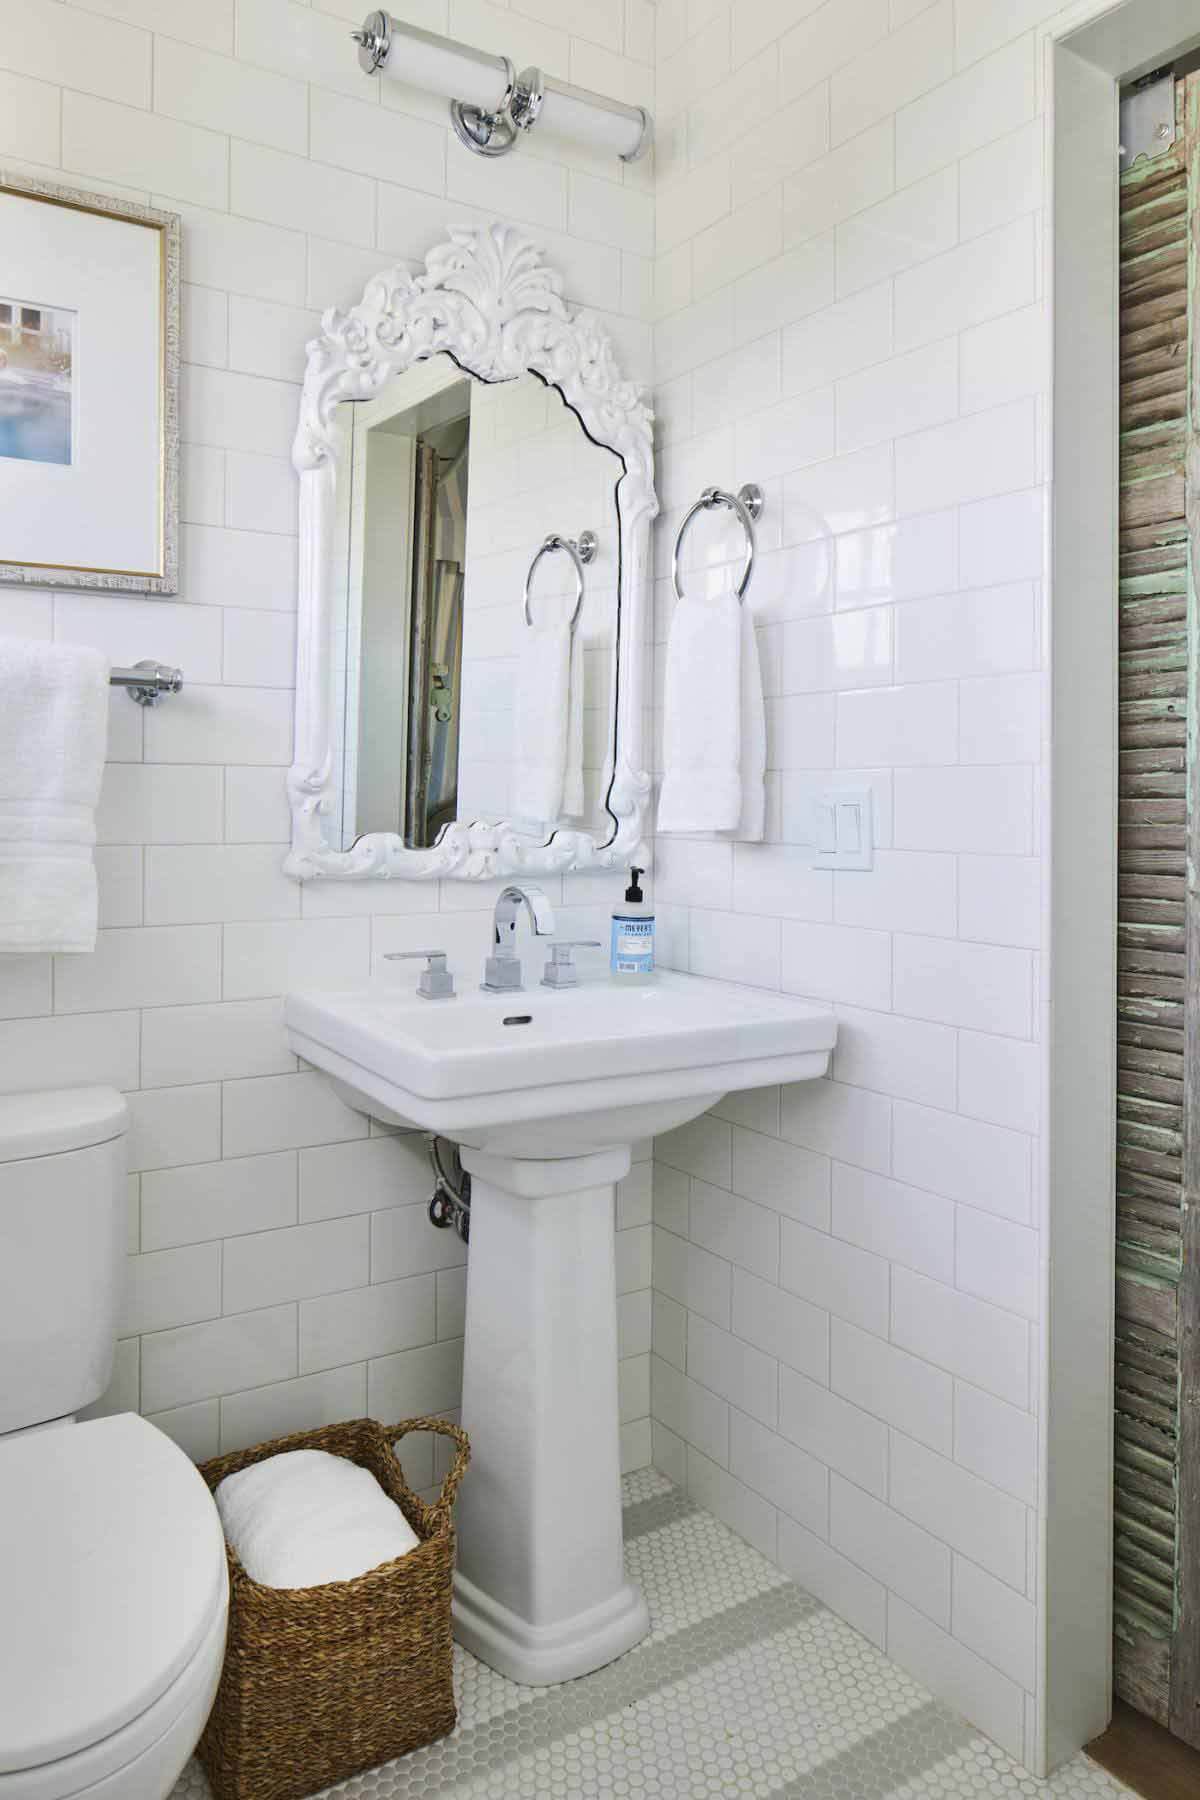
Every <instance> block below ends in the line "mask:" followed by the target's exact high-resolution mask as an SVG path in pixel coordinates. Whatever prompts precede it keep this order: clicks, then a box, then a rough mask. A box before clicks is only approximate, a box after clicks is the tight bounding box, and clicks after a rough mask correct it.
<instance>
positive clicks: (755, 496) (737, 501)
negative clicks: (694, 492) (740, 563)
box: [671, 481, 763, 603]
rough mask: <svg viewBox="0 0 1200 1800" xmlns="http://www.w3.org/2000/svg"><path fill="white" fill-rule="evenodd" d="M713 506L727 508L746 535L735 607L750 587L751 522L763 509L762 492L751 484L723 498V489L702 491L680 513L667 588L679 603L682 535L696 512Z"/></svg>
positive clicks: (751, 568)
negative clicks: (694, 500) (739, 521)
mask: <svg viewBox="0 0 1200 1800" xmlns="http://www.w3.org/2000/svg"><path fill="white" fill-rule="evenodd" d="M714 506H728V507H730V508H731V509H732V510H733V511H734V512H735V513H736V514H737V516H738V518H739V519H740V520H741V522H742V530H743V531H744V532H745V534H746V566H745V568H744V569H743V570H742V578H741V580H740V581H739V582H738V584H737V597H738V601H739V603H740V602H741V601H742V600H743V599H744V598H745V595H746V589H747V588H748V587H749V586H750V577H751V575H752V574H753V572H754V548H755V545H754V521H755V519H757V517H758V515H759V514H760V513H761V511H762V509H763V491H762V489H761V488H760V487H759V486H758V484H757V483H756V482H753V481H748V482H747V483H746V485H745V487H741V488H739V489H738V491H737V493H736V494H727V493H726V492H725V489H724V488H718V487H709V488H705V490H704V492H703V493H702V494H701V496H700V498H699V499H698V500H697V501H696V502H695V503H694V504H693V505H692V506H690V507H689V508H688V510H687V512H686V513H684V515H683V522H682V524H681V525H680V527H679V531H678V533H677V534H676V537H675V549H674V551H673V552H672V554H671V586H672V587H673V588H674V589H675V597H676V599H679V600H682V599H683V590H682V588H681V587H680V585H679V552H680V549H681V548H682V546H683V534H684V532H685V531H686V530H687V528H688V526H689V525H690V524H691V522H692V520H693V519H694V518H695V516H696V514H697V513H698V512H711V511H712V509H713V507H714Z"/></svg>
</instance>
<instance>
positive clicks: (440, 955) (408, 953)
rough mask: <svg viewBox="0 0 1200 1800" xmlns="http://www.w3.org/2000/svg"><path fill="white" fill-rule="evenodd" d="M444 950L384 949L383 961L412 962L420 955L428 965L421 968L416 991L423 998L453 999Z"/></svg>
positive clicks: (450, 976)
mask: <svg viewBox="0 0 1200 1800" xmlns="http://www.w3.org/2000/svg"><path fill="white" fill-rule="evenodd" d="M447 954H448V953H447V952H446V951H445V950H385V951H384V955H383V960H384V962H413V961H419V960H420V958H421V957H424V958H425V959H426V962H427V963H428V967H427V968H425V969H422V971H421V979H420V980H419V981H418V983H417V992H418V994H420V996H421V998H422V999H423V1000H453V998H454V977H453V975H452V974H451V973H450V970H449V968H448V967H447V966H446V956H447Z"/></svg>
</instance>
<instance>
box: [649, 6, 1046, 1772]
mask: <svg viewBox="0 0 1200 1800" xmlns="http://www.w3.org/2000/svg"><path fill="white" fill-rule="evenodd" d="M1059 10H1060V8H1059V7H1058V5H1057V4H1056V0H1023V3H1022V4H1021V5H1020V6H1019V7H1010V6H1007V5H1004V4H1001V3H1000V0H933V3H932V4H925V5H921V4H919V3H918V4H905V5H900V6H897V5H896V4H892V5H891V6H890V7H889V5H888V0H824V4H813V3H812V0H802V3H800V4H795V3H791V4H789V3H788V0H707V3H706V4H703V5H700V6H697V5H696V4H694V3H691V4H689V3H688V0H660V4H659V6H658V8H657V19H658V58H659V62H658V75H659V84H658V108H659V117H658V132H659V182H660V186H659V190H658V199H659V207H658V240H657V248H658V256H657V261H656V265H655V281H654V300H655V317H656V325H655V370H656V380H657V383H658V386H657V390H656V411H657V413H658V415H659V422H658V432H659V472H660V479H659V486H660V494H661V496H662V499H663V504H664V515H663V517H662V519H661V521H660V524H659V527H658V541H657V553H656V571H657V577H658V581H657V592H656V604H655V641H656V660H657V663H658V687H657V692H658V693H659V694H661V680H662V660H663V652H664V648H665V640H666V635H667V630H668V626H669V620H670V613H671V605H672V596H671V590H670V583H669V580H668V579H667V577H668V575H669V558H670V548H671V543H672V541H673V537H674V533H675V531H676V529H677V527H678V524H679V520H680V517H681V515H682V512H683V510H684V508H686V506H688V505H689V504H690V502H691V501H692V500H693V499H694V498H695V495H696V493H697V492H698V491H699V489H700V488H701V487H703V486H705V485H708V484H709V483H713V482H719V483H721V484H722V485H724V486H727V487H733V488H736V487H737V486H739V485H740V484H741V483H742V482H744V481H759V482H761V483H762V484H763V486H764V487H765V489H766V509H765V511H764V514H763V517H762V521H761V542H760V549H761V552H762V554H761V557H760V560H759V565H758V569H757V571H756V574H755V579H754V583H753V586H752V588H751V591H750V594H749V597H748V604H750V605H751V606H752V607H753V608H754V611H755V618H756V623H757V625H758V629H759V644H760V650H761V660H762V665H763V673H764V678H765V685H766V691H767V694H768V702H767V709H768V740H769V756H768V766H769V769H770V771H771V774H770V775H769V777H768V781H769V788H770V797H771V804H770V806H769V808H768V820H769V828H768V839H769V841H768V842H767V843H765V844H763V845H761V846H757V845H755V846H743V845H738V846H731V845H729V844H727V843H719V842H717V841H715V840H705V839H701V838H695V839H681V838H672V839H670V840H660V841H659V842H658V843H657V845H656V847H655V851H656V890H655V891H656V897H657V900H658V903H659V907H660V917H661V918H662V920H663V922H664V924H665V926H666V929H665V930H662V932H661V951H662V953H663V955H664V957H665V958H666V959H667V960H670V961H671V962H673V963H674V964H675V965H676V966H677V967H679V968H683V969H690V970H692V971H693V972H695V973H699V974H704V975H711V976H717V977H720V978H723V979H727V980H731V981H740V982H749V983H754V984H756V985H762V986H767V987H774V988H780V989H782V990H784V991H786V992H790V993H795V994H798V995H801V996H807V997H809V998H811V999H814V1000H820V1001H825V1002H829V1003H832V1004H833V1005H834V1007H835V1009H836V1011H837V1013H838V1015H839V1020H840V1032H841V1039H840V1043H839V1046H838V1049H837V1052H836V1056H835V1059H834V1065H833V1069H832V1072H831V1078H830V1079H829V1080H826V1081H823V1082H820V1083H816V1084H812V1083H810V1084H805V1085H797V1086H796V1087H792V1088H785V1089H784V1090H783V1092H782V1093H779V1092H777V1091H776V1092H773V1093H770V1094H766V1095H754V1096H744V1097H737V1098H735V1099H732V1100H729V1101H726V1102H725V1103H723V1104H722V1105H720V1106H718V1107H717V1108H716V1109H715V1110H714V1112H713V1113H712V1114H710V1115H708V1116H707V1117H705V1118H703V1119H700V1120H697V1121H696V1123H694V1124H693V1125H689V1126H685V1127H684V1128H683V1129H682V1130H680V1131H676V1132H673V1133H671V1134H670V1136H669V1137H666V1138H662V1139H660V1140H659V1141H658V1142H657V1144H656V1146H655V1168H654V1299H653V1308H652V1315H651V1339H652V1351H653V1364H652V1379H651V1396H652V1410H653V1441H654V1457H655V1461H656V1463H657V1464H658V1466H659V1467H661V1468H662V1469H664V1471H666V1472H667V1473H669V1474H671V1475H672V1476H673V1477H674V1478H675V1479H678V1480H681V1481H684V1482H686V1483H687V1485H688V1487H689V1489H690V1491H691V1492H692V1493H693V1494H694V1495H695V1496H696V1498H697V1499H698V1500H700V1501H701V1503H702V1504H704V1505H705V1506H707V1507H710V1508H711V1509H712V1510H713V1511H714V1512H716V1513H718V1514H719V1515H720V1517H721V1518H723V1519H724V1520H725V1521H726V1522H727V1523H728V1524H729V1525H730V1526H732V1527H733V1529H735V1530H737V1531H739V1532H741V1533H742V1534H743V1535H744V1536H746V1537H748V1538H749V1539H750V1540H751V1541H752V1542H754V1543H755V1544H757V1545H758V1546H759V1547H760V1548H761V1549H764V1550H765V1551H766V1553H767V1554H768V1555H771V1556H774V1557H775V1559H776V1560H777V1561H778V1562H779V1564H780V1566H781V1567H782V1568H784V1569H786V1570H787V1571H788V1572H789V1573H790V1574H792V1575H794V1576H795V1578H796V1579H797V1580H798V1581H800V1582H801V1583H803V1584H804V1585H806V1586H808V1587H809V1588H811V1589H812V1590H813V1591H814V1592H815V1593H818V1594H820V1595H821V1597H822V1598H823V1599H824V1600H826V1601H827V1602H828V1603H829V1604H830V1605H831V1606H833V1607H834V1608H836V1609H837V1610H838V1611H839V1612H841V1613H842V1614H843V1615H844V1616H845V1617H846V1618H847V1619H848V1620H850V1622H851V1623H852V1624H854V1625H856V1626H857V1627H858V1628H859V1629H860V1630H862V1631H863V1632H865V1633H866V1634H867V1635H868V1636H869V1637H871V1638H872V1639H873V1640H874V1641H875V1642H877V1643H879V1644H881V1645H883V1646H884V1647H885V1648H886V1649H887V1650H888V1651H889V1653H890V1654H891V1655H893V1656H895V1657H896V1658H897V1660H898V1661H900V1662H901V1663H903V1664H905V1665H906V1666H907V1667H908V1668H910V1669H911V1670H912V1671H913V1672H914V1673H916V1674H917V1676H918V1677H919V1678H920V1679H921V1680H923V1681H926V1682H928V1683H929V1684H930V1685H931V1686H932V1687H933V1688H934V1690H935V1691H936V1692H937V1693H939V1694H940V1695H941V1696H943V1697H944V1698H946V1699H947V1700H949V1701H950V1702H951V1703H952V1704H954V1705H956V1706H957V1707H959V1708H960V1709H961V1710H963V1711H965V1712H966V1713H967V1714H968V1716H969V1717H970V1718H971V1719H972V1720H973V1721H974V1722H975V1723H976V1724H978V1725H979V1726H981V1727H982V1728H983V1729H984V1730H986V1731H988V1732H990V1733H991V1734H992V1735H993V1736H995V1737H997V1738H999V1739H1000V1741H1001V1742H1002V1743H1003V1744H1004V1745H1005V1747H1006V1748H1007V1749H1009V1750H1010V1751H1012V1752H1013V1753H1014V1754H1015V1755H1017V1756H1018V1757H1022V1758H1023V1759H1024V1760H1025V1761H1026V1762H1032V1761H1033V1759H1034V1757H1035V1755H1036V1748H1035V1746H1036V1741H1037V1702H1036V1682H1037V1678H1036V1656H1035V1649H1036V1642H1037V1634H1038V1630H1039V1626H1040V1627H1041V1628H1042V1629H1044V1621H1039V1619H1038V1610H1037V1609H1038V1589H1037V1569H1036V1554H1035V1552H1034V1551H1033V1550H1031V1548H1030V1546H1031V1545H1035V1544H1036V1541H1037V1523H1038V1521H1037V1517H1036V1506H1037V1434H1038V1421H1037V1403H1038V1386H1039V1364H1038V1359H1039V1356H1040V1355H1041V1350H1042V1344H1041V1325H1042V1316H1041V1307H1042V1298H1041V1288H1040V1277H1039V1269H1040V1236H1039V1227H1040V1224H1041V1217H1042V1208H1043V1204H1044V1195H1043V1193H1042V1191H1041V1182H1040V1175H1039V1174H1038V1171H1039V1170H1040V1166H1041V1143H1040V1139H1039V1130H1040V1121H1041V1110H1042V1109H1041V1093H1042V1087H1043V1083H1044V1079H1045V1056H1044V1019H1043V1013H1042V999H1041V995H1040V991H1039V985H1038V983H1039V963H1040V957H1041V953H1042V951H1043V950H1044V948H1045V942H1046V939H1045V930H1044V921H1043V862H1042V854H1043V850H1044V844H1045V820H1044V782H1043V770H1044V764H1045V756H1046V727H1045V693H1044V669H1045V666H1046V656H1047V646H1046V641H1045V626H1044V618H1043V586H1042V583H1043V573H1044V571H1043V556H1044V548H1043V520H1044V517H1045V507H1044V492H1043V486H1042V484H1043V482H1044V480H1045V476H1046V466H1045V441H1044V428H1045V406H1046V396H1047V355H1046V337H1047V330H1048V324H1047V313H1046V307H1045V271H1044V269H1043V266H1042V255H1041V229H1042V211H1041V209H1042V207H1043V203H1044V199H1045V184H1044V172H1043V150H1042V129H1043V125H1042V118H1041V108H1042V104H1043V102H1042V96H1041V94H1040V91H1039V82H1040V76H1039V72H1038V59H1037V54H1036V28H1037V26H1038V25H1039V24H1040V23H1041V22H1042V21H1044V20H1047V19H1049V18H1051V17H1052V16H1053V15H1054V14H1055V13H1056V12H1058V11H1059ZM739 96H741V97H740V98H739ZM693 542H694V543H695V545H696V549H695V553H694V554H695V558H696V561H697V565H698V567H699V566H705V567H709V568H716V567H717V566H719V565H720V564H721V563H722V562H723V561H725V560H729V559H732V558H733V557H734V556H735V555H736V553H737V549H738V544H737V540H736V534H735V533H728V532H726V533H724V534H720V535H718V533H717V532H716V531H714V532H713V533H712V534H711V535H710V537H709V538H708V539H707V541H705V540H703V539H702V538H701V537H700V534H697V537H696V539H694V540H693ZM838 784H841V785H849V786H857V787H863V786H870V787H871V789H872V791H873V794H874V796H875V805H876V827H877V837H878V843H879V846H880V848H879V849H878V851H877V853H876V858H875V866H874V868H873V869H872V870H871V871H869V872H851V871H839V872H836V873H832V874H830V873H824V872H822V873H816V872H814V870H813V869H812V866H811V845H812V836H813V802H814V799H815V797H816V795H817V794H818V793H819V792H820V791H821V790H822V789H824V788H827V787H831V786H836V785H838Z"/></svg>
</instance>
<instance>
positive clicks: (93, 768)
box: [0, 638, 109, 951]
mask: <svg viewBox="0 0 1200 1800" xmlns="http://www.w3.org/2000/svg"><path fill="white" fill-rule="evenodd" d="M108 667H109V666H108V662H107V659H106V658H105V657H104V656H102V655H101V653H100V651H98V650H89V649H86V648H84V647H83V646H82V645H78V644H46V643H39V642H26V641H25V640H24V639H22V638H0V950H6V951H7V950H26V951H45V950H73V951H81V950H94V949H95V947H96V911H97V897H96V869H95V864H94V862H93V860H92V846H93V845H94V844H95V842H96V802H97V800H98V799H99V797H100V780H101V777H102V776H103V774H104V752H105V745H106V742H107V737H108Z"/></svg>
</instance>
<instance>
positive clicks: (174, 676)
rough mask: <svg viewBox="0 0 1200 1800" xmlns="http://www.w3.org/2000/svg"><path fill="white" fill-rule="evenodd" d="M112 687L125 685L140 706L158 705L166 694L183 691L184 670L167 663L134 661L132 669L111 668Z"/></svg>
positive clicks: (109, 678) (110, 680)
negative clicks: (171, 666) (173, 667)
mask: <svg viewBox="0 0 1200 1800" xmlns="http://www.w3.org/2000/svg"><path fill="white" fill-rule="evenodd" d="M108 684H109V686H110V687H123V688H124V689H125V691H126V693H127V694H128V695H129V698H130V699H131V700H136V701H137V703H138V705H139V706H157V705H158V703H159V701H160V700H161V699H162V697H163V695H164V694H179V693H182V692H183V670H182V669H172V668H169V667H168V665H167V664H166V663H160V662H140V663H134V665H133V667H132V669H110V670H109V675H108Z"/></svg>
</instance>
